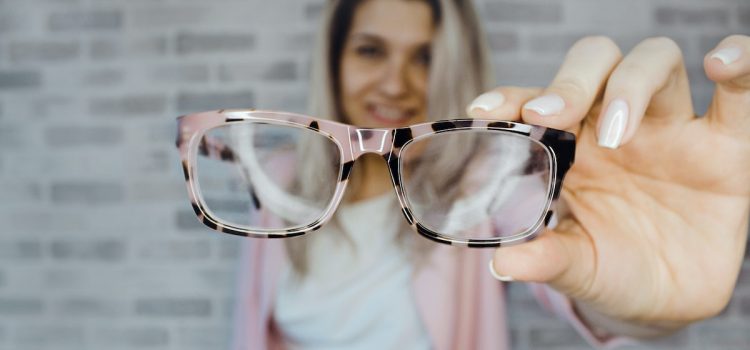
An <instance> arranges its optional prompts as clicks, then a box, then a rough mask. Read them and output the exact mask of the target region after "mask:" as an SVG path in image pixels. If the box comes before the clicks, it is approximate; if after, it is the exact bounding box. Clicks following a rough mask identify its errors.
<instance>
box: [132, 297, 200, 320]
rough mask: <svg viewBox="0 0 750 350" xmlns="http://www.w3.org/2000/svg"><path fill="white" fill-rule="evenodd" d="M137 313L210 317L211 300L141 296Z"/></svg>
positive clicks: (158, 315)
mask: <svg viewBox="0 0 750 350" xmlns="http://www.w3.org/2000/svg"><path fill="white" fill-rule="evenodd" d="M135 313H136V314H137V315H139V316H157V317H178V318H181V317H209V316H211V301H210V300H208V299H207V298H139V299H136V300H135Z"/></svg>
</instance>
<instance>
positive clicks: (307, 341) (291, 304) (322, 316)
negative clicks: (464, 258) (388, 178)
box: [274, 193, 430, 350]
mask: <svg viewBox="0 0 750 350" xmlns="http://www.w3.org/2000/svg"><path fill="white" fill-rule="evenodd" d="M337 219H338V223H339V224H340V225H336V224H333V223H329V224H328V225H326V226H324V227H323V228H322V229H320V230H318V231H316V232H313V233H310V235H315V237H314V238H311V239H310V242H311V243H310V246H309V247H308V249H309V251H308V254H309V255H308V256H309V258H310V259H309V261H310V265H309V272H308V275H307V276H306V277H305V278H304V279H303V280H302V281H298V280H296V279H294V278H293V275H292V273H291V266H290V267H288V268H287V269H286V270H285V271H283V272H282V275H281V278H280V284H279V294H278V296H277V298H276V301H275V304H274V319H275V321H276V324H277V325H278V327H279V329H280V331H281V333H282V335H283V337H284V339H285V341H286V342H287V346H288V348H289V349H305V350H309V349H321V350H322V349H326V350H336V349H347V350H348V349H374V348H377V349H429V348H430V339H429V337H428V336H427V331H426V329H425V326H424V324H423V322H422V320H421V319H420V317H419V314H418V311H417V308H416V305H415V303H414V296H413V294H412V288H411V281H412V278H411V276H412V265H411V263H410V262H409V260H408V258H407V256H406V254H405V253H404V251H403V250H402V249H400V248H399V246H398V245H397V244H396V241H395V239H396V236H397V233H398V230H399V229H400V228H401V221H402V220H404V219H403V217H401V213H400V212H399V210H398V205H397V204H396V198H395V196H394V195H393V193H388V194H387V195H383V196H379V197H376V198H372V199H368V200H364V201H361V202H356V203H353V204H348V205H347V204H342V205H341V206H340V207H339V209H338V213H337ZM340 230H343V232H340ZM335 231H339V232H335ZM344 235H346V236H348V237H350V238H351V240H349V239H346V238H345V237H344Z"/></svg>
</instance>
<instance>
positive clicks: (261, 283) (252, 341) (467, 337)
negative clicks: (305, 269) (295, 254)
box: [232, 239, 627, 350]
mask: <svg viewBox="0 0 750 350" xmlns="http://www.w3.org/2000/svg"><path fill="white" fill-rule="evenodd" d="M242 244H243V252H242V258H241V266H240V269H239V271H240V278H239V290H238V305H237V306H238V307H237V309H236V310H238V311H237V316H236V319H235V331H234V336H233V345H232V349H235V350H247V349H253V350H255V349H283V346H282V344H283V343H282V342H281V338H280V334H279V333H278V331H277V329H275V328H274V323H273V310H272V306H273V304H274V297H275V295H276V288H277V282H278V281H277V279H278V276H280V271H282V268H283V267H284V265H285V264H287V263H288V261H287V257H286V250H285V248H284V243H283V240H277V239H246V240H243V243H242ZM493 251H494V250H492V249H470V248H457V247H452V246H447V245H437V247H435V249H433V250H432V252H431V254H430V258H429V259H430V261H429V263H428V264H425V266H424V267H422V268H420V269H419V270H418V272H417V273H416V275H415V277H414V279H413V281H412V288H413V290H414V296H415V299H416V304H417V309H418V310H419V313H420V316H421V318H422V320H423V322H424V324H425V327H426V329H427V332H428V335H429V337H430V339H431V340H432V344H433V347H434V349H437V350H448V349H509V348H510V346H509V336H508V331H507V329H508V327H507V324H506V319H505V315H506V310H505V303H504V300H505V299H504V294H505V292H504V284H503V283H501V282H498V281H497V280H495V279H494V278H492V276H491V275H490V273H489V271H488V270H487V264H488V262H489V261H490V259H491V258H492V254H493ZM531 287H532V291H533V292H534V294H535V295H536V297H537V299H538V300H539V302H540V303H541V304H542V305H543V306H545V307H546V308H547V309H550V310H552V311H554V312H555V313H557V314H558V315H560V316H562V317H564V318H565V319H567V320H568V321H569V322H571V324H572V325H573V326H574V327H575V328H576V329H577V330H578V331H579V332H580V333H581V335H582V336H583V337H584V338H585V339H586V340H587V341H588V342H589V343H590V344H592V345H593V346H595V347H607V348H609V347H614V346H617V345H618V344H622V343H626V342H627V340H626V339H623V338H606V337H601V336H600V337H597V336H595V335H594V334H593V332H592V331H591V330H590V329H588V328H587V327H586V325H585V324H584V323H582V322H581V320H580V319H579V318H578V317H577V315H576V314H575V312H574V311H573V309H572V307H571V303H570V301H569V299H568V298H567V297H565V296H563V295H561V294H560V293H557V292H555V291H554V290H552V289H551V288H548V287H546V286H545V285H539V284H532V286H531Z"/></svg>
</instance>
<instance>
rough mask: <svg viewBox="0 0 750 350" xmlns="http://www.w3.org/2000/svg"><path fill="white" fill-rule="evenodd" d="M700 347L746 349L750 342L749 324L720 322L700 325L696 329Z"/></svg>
mask: <svg viewBox="0 0 750 350" xmlns="http://www.w3.org/2000/svg"><path fill="white" fill-rule="evenodd" d="M697 340H698V344H699V345H701V346H702V349H747V345H748V344H750V325H748V324H747V323H745V324H742V325H737V324H722V325H721V326H718V325H716V326H710V327H701V328H699V329H698V331H697Z"/></svg>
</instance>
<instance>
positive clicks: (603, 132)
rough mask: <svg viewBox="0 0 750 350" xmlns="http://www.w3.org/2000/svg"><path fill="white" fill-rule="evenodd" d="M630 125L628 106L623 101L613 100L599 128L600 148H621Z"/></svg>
mask: <svg viewBox="0 0 750 350" xmlns="http://www.w3.org/2000/svg"><path fill="white" fill-rule="evenodd" d="M627 125H628V104H627V102H625V101H624V100H622V99H616V100H612V102H610V103H609V106H608V107H607V111H606V113H604V118H603V119H602V124H601V126H600V127H599V134H598V135H597V138H598V139H599V146H602V147H607V148H612V149H615V148H617V147H619V146H620V142H622V136H623V134H625V127H626V126H627Z"/></svg>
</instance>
